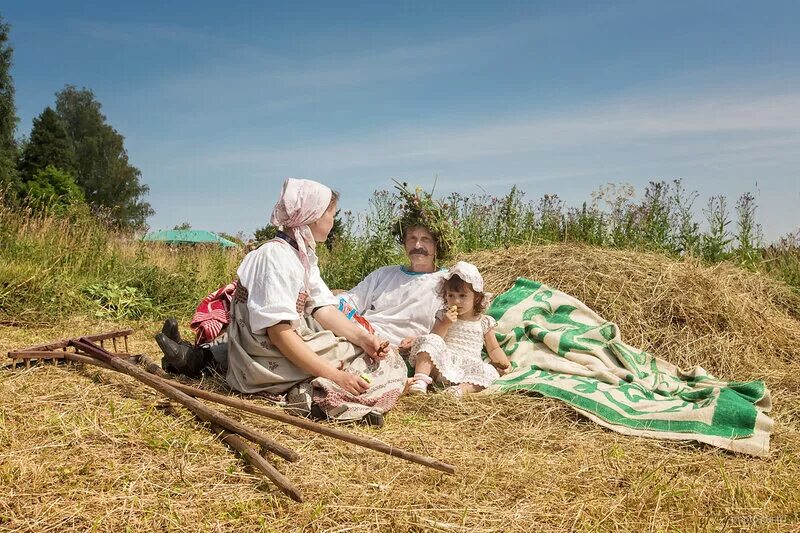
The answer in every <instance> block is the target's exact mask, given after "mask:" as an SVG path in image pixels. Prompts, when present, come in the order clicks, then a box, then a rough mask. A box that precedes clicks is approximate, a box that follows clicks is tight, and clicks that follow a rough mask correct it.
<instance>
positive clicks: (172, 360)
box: [156, 333, 214, 378]
mask: <svg viewBox="0 0 800 533" xmlns="http://www.w3.org/2000/svg"><path fill="white" fill-rule="evenodd" d="M156 342H157V343H158V347H159V348H161V351H162V352H164V357H163V358H162V359H161V368H163V369H164V370H166V371H167V372H170V373H172V374H183V375H185V376H189V377H192V378H196V377H200V376H201V375H202V374H203V370H205V369H207V368H210V367H211V366H212V364H213V361H214V356H213V354H212V353H211V350H208V349H206V348H200V347H196V346H191V345H189V344H188V343H185V342H182V343H177V342H175V341H173V340H172V339H169V338H167V336H166V335H164V334H163V333H157V334H156Z"/></svg>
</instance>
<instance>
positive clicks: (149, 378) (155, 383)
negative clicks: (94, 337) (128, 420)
mask: <svg viewBox="0 0 800 533" xmlns="http://www.w3.org/2000/svg"><path fill="white" fill-rule="evenodd" d="M69 343H70V345H71V346H73V347H75V348H76V349H79V350H80V351H82V352H84V353H86V354H87V355H89V356H90V357H92V358H94V359H98V360H100V361H102V362H103V363H105V364H106V365H108V366H110V367H112V368H113V369H114V370H117V371H119V372H122V373H123V374H127V375H129V376H131V377H133V378H135V379H137V380H139V381H141V382H142V383H144V384H145V385H149V386H150V387H152V388H154V389H156V390H157V391H159V392H160V393H161V394H163V395H164V396H166V397H167V398H169V399H170V400H174V401H176V402H178V403H180V404H181V405H183V406H185V407H186V408H187V409H189V410H190V411H192V412H193V413H194V414H195V415H196V416H197V417H199V418H200V419H201V420H204V421H206V422H208V423H213V424H217V425H218V426H221V427H222V428H224V429H226V430H228V431H230V432H232V433H237V434H239V435H241V436H242V437H245V438H246V439H247V440H250V441H252V442H255V443H256V444H258V445H260V446H261V447H262V448H264V449H265V450H267V451H270V452H272V453H274V454H275V455H278V456H280V457H283V458H284V459H286V460H287V461H297V460H298V459H299V458H300V456H299V455H298V454H297V453H296V452H295V451H294V450H292V449H290V448H287V447H286V446H284V445H282V444H279V443H277V442H275V441H273V440H272V439H269V438H268V437H266V436H264V435H262V434H260V433H258V432H257V431H255V430H253V429H251V428H249V427H247V426H245V425H244V424H242V423H240V422H238V421H236V420H234V419H232V418H230V417H229V416H226V415H224V414H222V413H220V412H219V411H216V410H214V409H212V408H210V407H208V406H207V405H206V404H204V403H203V402H201V401H198V400H196V399H194V398H192V397H191V396H189V395H188V394H186V393H184V392H181V391H180V390H178V389H177V388H175V387H174V386H173V385H172V384H170V383H167V382H166V380H164V379H162V378H159V377H157V376H154V375H152V374H150V373H148V372H145V371H144V370H142V369H141V368H139V367H138V366H136V365H133V364H131V363H128V362H127V361H124V360H122V359H120V358H118V357H113V356H112V355H111V354H109V353H108V352H107V351H106V350H104V349H103V348H101V347H99V346H97V345H96V344H94V343H92V342H91V341H89V340H87V339H86V338H83V337H82V338H80V339H71V340H70V342H69ZM70 355H72V354H70ZM65 357H67V358H70V357H69V356H65ZM72 359H73V360H75V358H72Z"/></svg>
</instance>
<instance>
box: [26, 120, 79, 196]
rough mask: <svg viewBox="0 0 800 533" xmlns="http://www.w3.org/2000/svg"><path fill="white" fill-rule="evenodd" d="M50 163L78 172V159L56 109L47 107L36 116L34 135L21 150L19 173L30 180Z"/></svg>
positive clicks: (69, 171) (65, 169) (32, 133)
mask: <svg viewBox="0 0 800 533" xmlns="http://www.w3.org/2000/svg"><path fill="white" fill-rule="evenodd" d="M48 165H50V166H53V167H55V168H57V169H60V170H63V171H65V172H68V173H69V174H72V175H73V176H74V175H75V172H76V160H75V152H73V150H72V143H71V142H70V139H69V136H68V135H67V130H66V128H64V124H63V123H62V122H61V119H60V118H59V117H58V114H56V112H55V111H53V109H51V108H50V107H47V108H45V110H44V111H42V113H41V114H40V115H39V116H38V117H36V118H35V119H33V129H31V137H30V140H29V141H28V143H27V144H26V145H25V148H24V150H23V152H22V159H21V161H20V165H19V173H20V177H21V178H22V181H23V182H25V181H28V180H31V179H33V177H34V176H35V175H36V174H37V173H38V172H39V171H40V170H43V169H44V168H46V167H47V166H48Z"/></svg>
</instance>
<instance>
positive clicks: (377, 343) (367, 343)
mask: <svg viewBox="0 0 800 533" xmlns="http://www.w3.org/2000/svg"><path fill="white" fill-rule="evenodd" d="M358 345H359V346H360V347H361V349H362V350H364V353H366V354H367V355H368V356H369V357H371V358H372V359H373V360H374V361H380V360H381V359H385V358H386V356H387V355H389V341H385V340H383V339H381V338H380V337H378V336H376V335H372V334H370V333H366V332H365V334H364V335H363V336H362V337H361V338H360V339H359V341H358Z"/></svg>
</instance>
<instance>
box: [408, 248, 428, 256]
mask: <svg viewBox="0 0 800 533" xmlns="http://www.w3.org/2000/svg"><path fill="white" fill-rule="evenodd" d="M408 255H425V256H427V255H428V250H426V249H425V248H414V249H413V250H411V251H410V252H408Z"/></svg>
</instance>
